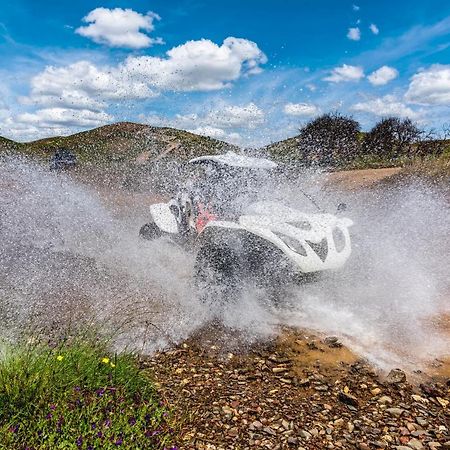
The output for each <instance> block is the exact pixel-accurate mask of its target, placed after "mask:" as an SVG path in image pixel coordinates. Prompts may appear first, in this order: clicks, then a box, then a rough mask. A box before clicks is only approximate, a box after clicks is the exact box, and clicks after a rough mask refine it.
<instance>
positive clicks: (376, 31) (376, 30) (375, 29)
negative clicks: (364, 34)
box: [369, 23, 380, 34]
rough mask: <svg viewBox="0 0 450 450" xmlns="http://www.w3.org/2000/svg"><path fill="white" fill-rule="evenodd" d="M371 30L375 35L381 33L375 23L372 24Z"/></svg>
mask: <svg viewBox="0 0 450 450" xmlns="http://www.w3.org/2000/svg"><path fill="white" fill-rule="evenodd" d="M369 29H370V31H371V32H372V33H373V34H378V33H379V32H380V30H379V29H378V27H377V26H376V25H375V24H374V23H371V24H370V26H369Z"/></svg>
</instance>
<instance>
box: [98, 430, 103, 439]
mask: <svg viewBox="0 0 450 450" xmlns="http://www.w3.org/2000/svg"><path fill="white" fill-rule="evenodd" d="M97 437H98V438H100V439H101V438H102V437H103V433H102V432H101V431H99V432H98V433H97Z"/></svg>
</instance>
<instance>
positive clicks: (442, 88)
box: [405, 64, 450, 106]
mask: <svg viewBox="0 0 450 450" xmlns="http://www.w3.org/2000/svg"><path fill="white" fill-rule="evenodd" d="M405 99H406V100H407V101H409V102H411V103H417V104H421V105H445V106H449V105H450V65H448V64H447V65H445V64H434V65H432V66H431V67H429V68H428V69H425V70H422V71H420V72H418V73H416V74H415V75H413V76H412V78H411V82H410V84H409V87H408V91H407V92H406V94H405Z"/></svg>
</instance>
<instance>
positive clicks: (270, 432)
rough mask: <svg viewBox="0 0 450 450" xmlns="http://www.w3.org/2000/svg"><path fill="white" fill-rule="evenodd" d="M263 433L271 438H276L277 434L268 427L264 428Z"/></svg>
mask: <svg viewBox="0 0 450 450" xmlns="http://www.w3.org/2000/svg"><path fill="white" fill-rule="evenodd" d="M263 431H264V433H266V434H270V435H271V436H276V434H277V432H276V431H275V430H274V429H273V428H270V427H264V428H263Z"/></svg>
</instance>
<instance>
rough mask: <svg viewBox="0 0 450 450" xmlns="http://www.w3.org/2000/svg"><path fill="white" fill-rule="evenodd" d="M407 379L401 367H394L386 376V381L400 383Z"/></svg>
mask: <svg viewBox="0 0 450 450" xmlns="http://www.w3.org/2000/svg"><path fill="white" fill-rule="evenodd" d="M405 381H406V374H405V372H403V370H401V369H392V370H391V371H390V372H389V373H388V376H387V377H386V383H389V384H399V383H404V382H405Z"/></svg>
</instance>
